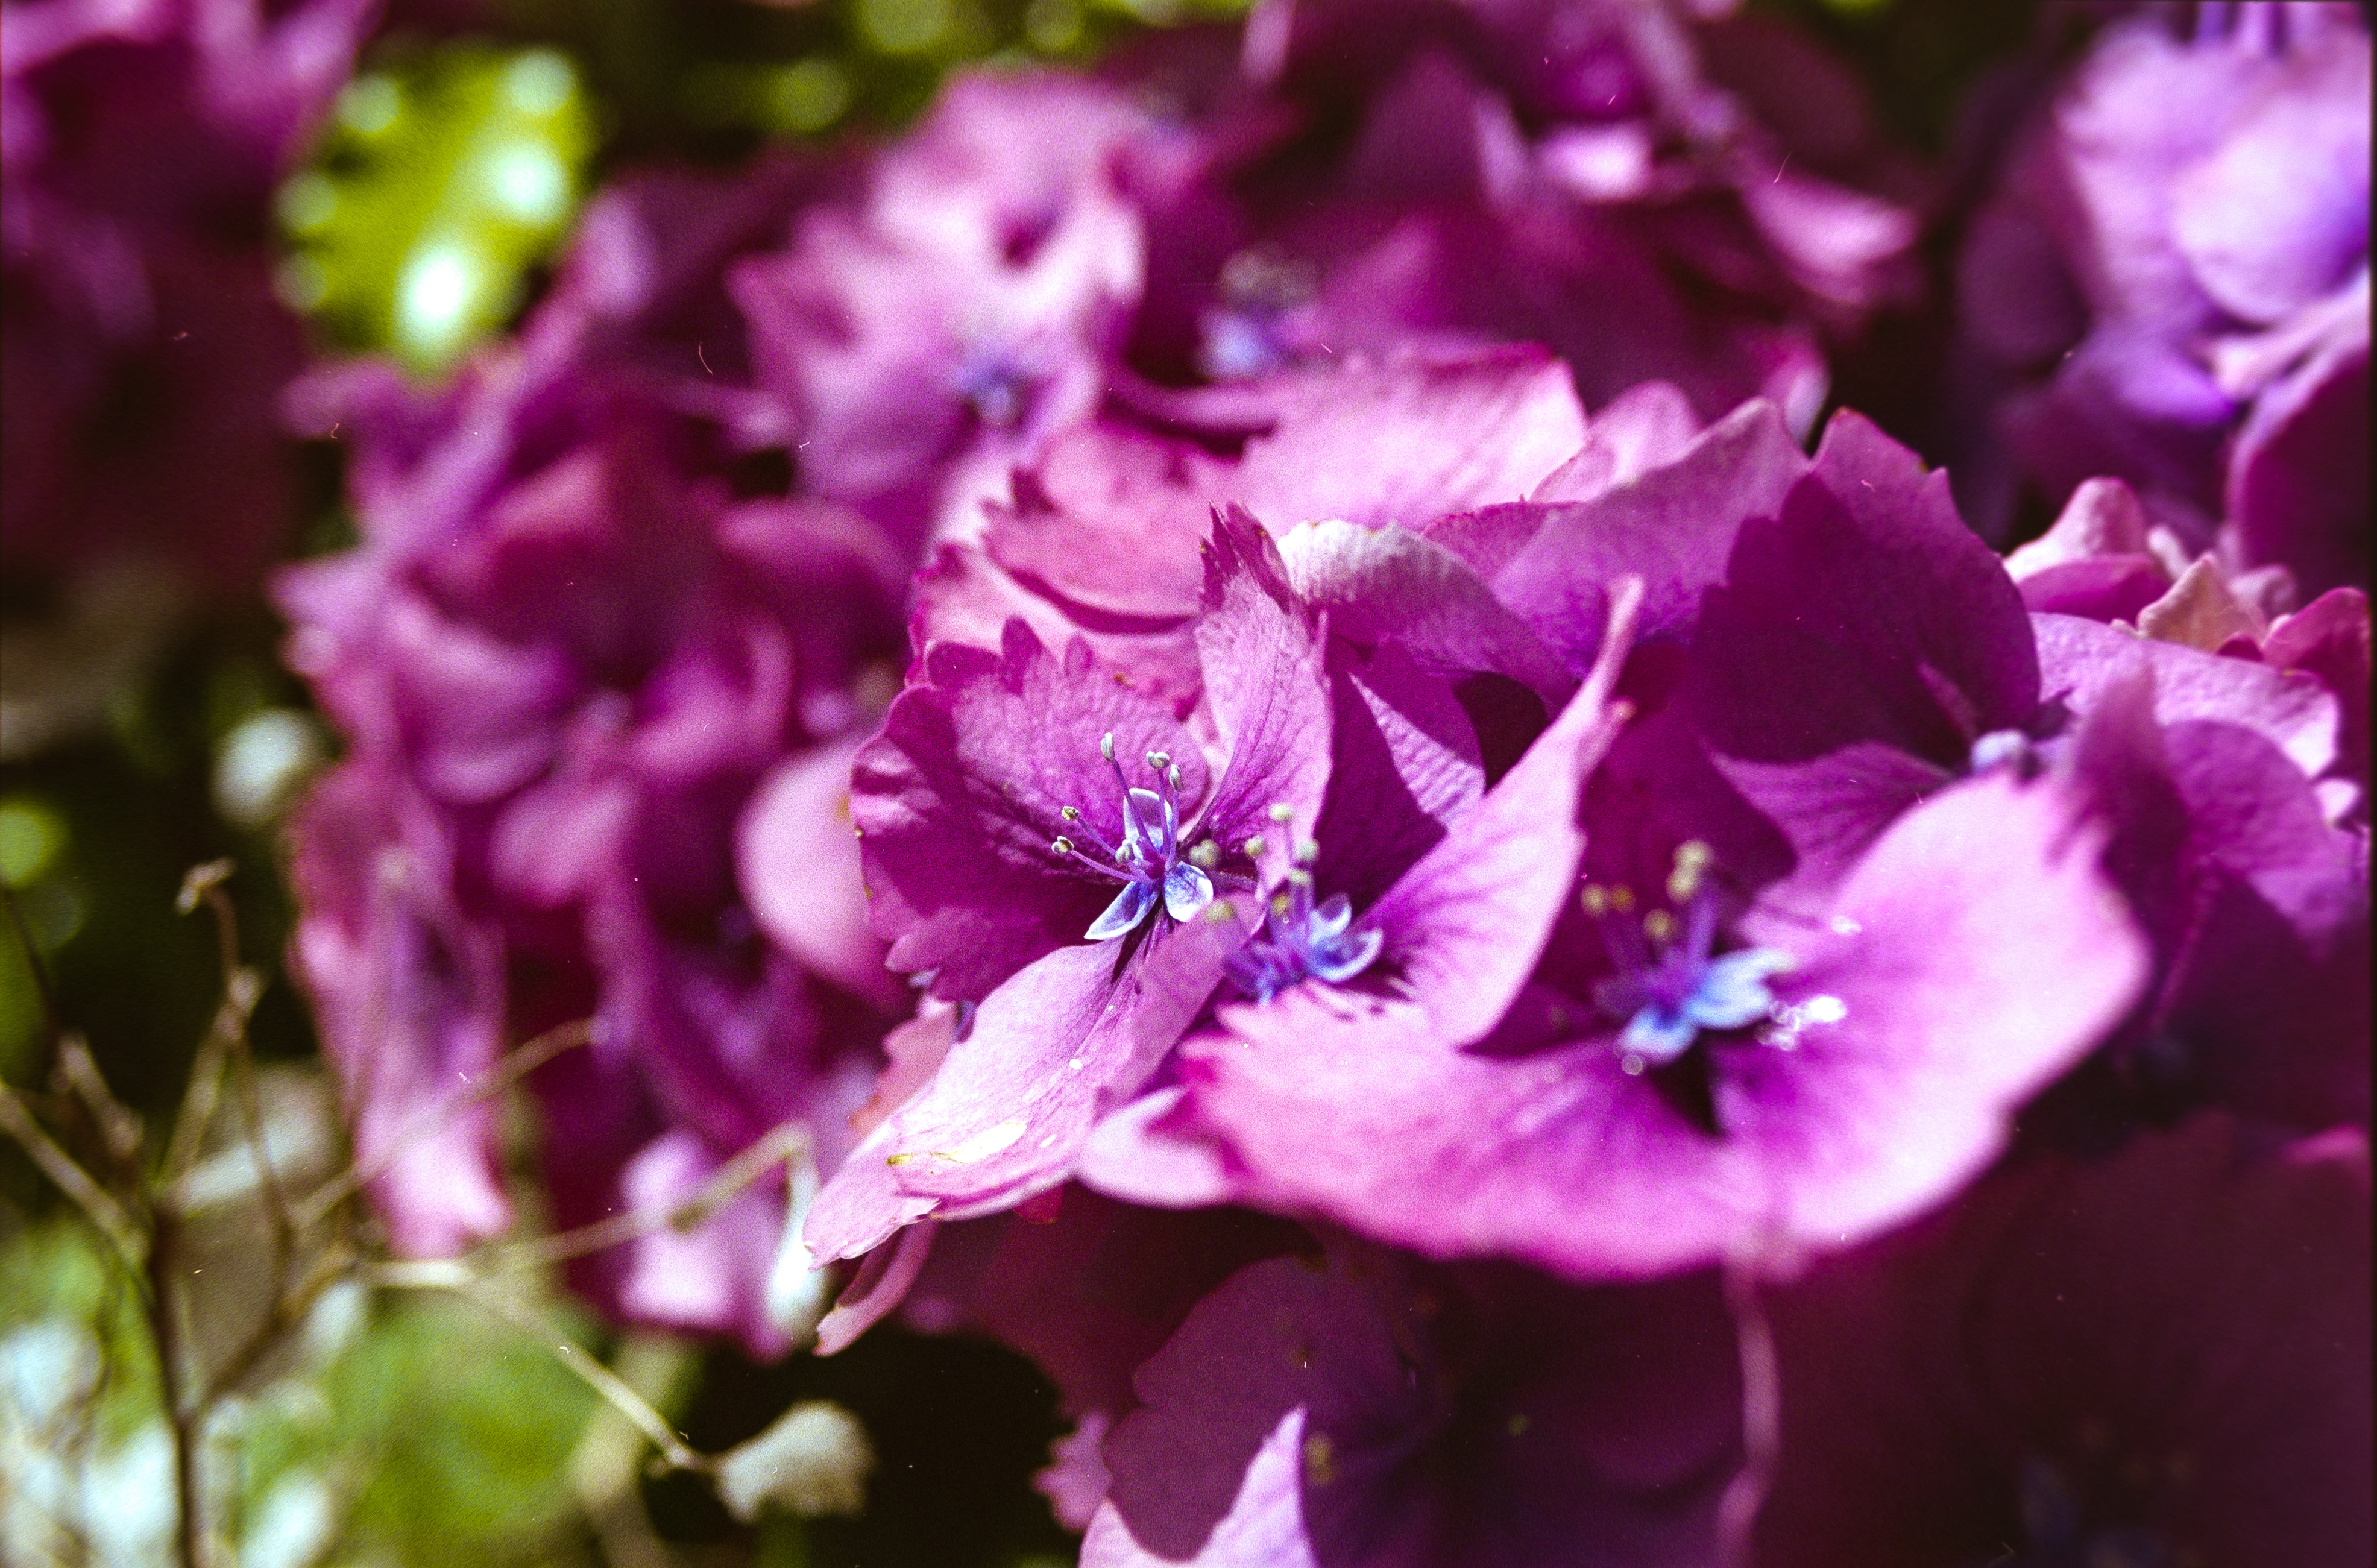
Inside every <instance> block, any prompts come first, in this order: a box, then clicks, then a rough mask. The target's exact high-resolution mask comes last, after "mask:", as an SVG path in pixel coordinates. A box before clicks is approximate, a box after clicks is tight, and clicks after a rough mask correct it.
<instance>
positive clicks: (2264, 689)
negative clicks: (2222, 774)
mask: <svg viewBox="0 0 2377 1568" xmlns="http://www.w3.org/2000/svg"><path fill="white" fill-rule="evenodd" d="M2032 625H2033V626H2034V627H2035V628H2037V636H2038V664H2039V687H2040V692H2041V695H2042V696H2044V697H2046V698H2047V699H2049V700H2060V701H2061V702H2062V703H2064V705H2065V706H2067V707H2069V708H2070V709H2071V710H2072V712H2074V713H2077V714H2080V715H2085V714H2087V713H2089V712H2092V711H2093V710H2094V709H2095V708H2096V705H2097V703H2098V702H2100V701H2102V700H2104V695H2105V693H2106V691H2107V690H2108V688H2109V687H2110V686H2111V685H2112V683H2113V682H2115V681H2116V680H2117V679H2119V678H2120V676H2122V675H2123V674H2124V673H2126V672H2132V671H2135V670H2136V669H2137V668H2139V667H2140V666H2141V665H2144V666H2146V667H2148V668H2151V669H2152V671H2153V672H2154V714H2155V719H2156V722H2157V723H2159V724H2179V723H2180V722H2182V721H2184V720H2188V719H2215V720H2218V721H2220V722H2222V723H2225V724H2237V725H2239V726H2240V727H2242V728H2245V729H2250V730H2252V731H2254V732H2255V733H2257V734H2259V735H2261V736H2264V737H2265V738H2267V739H2268V740H2269V741H2270V742H2271V744H2273V745H2275V747H2277V748H2278V749H2279V750H2281V751H2283V752H2285V753H2286V754H2287V758H2288V759H2289V760H2292V761H2293V763H2294V764H2295V766H2296V767H2298V768H2299V769H2301V770H2302V772H2303V776H2304V777H2306V778H2314V779H2315V778H2317V777H2319V776H2320V775H2321V774H2322V773H2323V772H2326V771H2327V769H2328V767H2329V766H2330V765H2331V764H2332V763H2334V762H2335V759H2336V729H2337V719H2336V706H2335V698H2334V697H2333V696H2331V695H2330V694H2329V693H2328V692H2326V691H2325V690H2323V689H2322V688H2321V686H2320V684H2319V682H2317V681H2315V680H2309V679H2305V678H2303V677H2301V676H2294V677H2291V678H2289V676H2287V674H2286V672H2284V671H2281V670H2275V669H2272V668H2271V667H2270V666H2268V665H2267V664H2257V663H2254V662H2252V661H2251V660H2246V659H2228V658H2223V657H2221V656H2220V655H2218V654H2216V653H2205V652H2200V651H2198V650H2196V649H2193V648H2188V647H2183V646H2181V645H2180V644H2179V643H2176V642H2157V641H2154V640H2149V639H2145V638H2141V637H2139V636H2138V635H2137V634H2136V633H2134V632H2130V631H2121V630H2118V629H2116V628H2112V627H2108V626H2100V625H2098V624H2097V623H2096V622H2094V621H2086V620H2081V619H2079V618H2077V617H2075V616H2033V617H2032Z"/></svg>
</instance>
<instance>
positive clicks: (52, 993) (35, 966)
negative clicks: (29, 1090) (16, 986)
mask: <svg viewBox="0 0 2377 1568" xmlns="http://www.w3.org/2000/svg"><path fill="white" fill-rule="evenodd" d="M0 911H6V914H7V916H8V931H9V934H10V935H11V936H13V937H14V938H15V939H16V940H17V950H18V952H20V953H22V954H23V955H24V959H25V967H26V969H27V970H28V971H30V973H31V975H32V976H33V997H34V999H35V1000H36V1001H38V1002H39V1003H40V1004H41V1009H42V1043H43V1044H44V1045H48V1044H52V1043H54V1042H55V1041H56V1040H57V1038H58V1037H59V1036H60V1035H63V1034H65V1033H66V1023H65V1014H63V1013H61V1012H60V1011H58V993H57V991H56V989H55V988H54V987H52V986H51V984H50V970H49V965H47V964H43V963H42V950H41V949H40V948H38V947H35V946H34V945H33V930H32V928H31V927H30V926H28V925H26V924H25V912H24V911H23V910H21V909H19V908H18V907H17V895H16V893H15V892H11V891H10V890H9V889H8V887H7V886H6V884H0Z"/></svg>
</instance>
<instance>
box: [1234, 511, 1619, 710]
mask: <svg viewBox="0 0 2377 1568" xmlns="http://www.w3.org/2000/svg"><path fill="white" fill-rule="evenodd" d="M1280 553H1281V555H1282V556H1283V557H1285V558H1286V562H1287V571H1288V577H1289V580H1290V581H1293V582H1294V583H1295V584H1296V592H1298V593H1300V594H1302V595H1303V596H1304V598H1305V601H1306V602H1307V603H1308V604H1311V605H1313V607H1315V608H1316V609H1321V610H1326V611H1327V612H1328V613H1329V629H1330V630H1331V631H1332V633H1334V634H1335V635H1337V636H1339V637H1346V638H1351V639H1353V640H1355V641H1357V642H1362V643H1366V644H1367V643H1376V642H1380V641H1382V640H1389V639H1392V640H1394V641H1397V642H1399V643H1401V644H1402V645H1403V646H1404V649H1405V650H1407V651H1408V652H1411V653H1412V654H1414V655H1415V656H1416V657H1417V658H1418V659H1420V660H1421V661H1422V662H1423V663H1424V664H1427V665H1428V666H1429V667H1430V668H1432V669H1435V670H1437V671H1439V673H1442V674H1447V675H1452V674H1466V673H1470V672H1475V671H1491V672H1493V673H1495V674H1498V675H1505V676H1510V677H1511V679H1512V680H1515V681H1518V682H1519V683H1520V684H1522V685H1523V686H1525V687H1527V688H1529V689H1531V690H1533V691H1534V692H1535V695H1536V696H1538V697H1540V698H1542V699H1543V700H1544V701H1545V702H1547V703H1558V702H1560V701H1563V700H1566V699H1567V697H1568V695H1569V694H1570V693H1571V691H1573V690H1574V689H1575V688H1576V677H1575V676H1572V675H1571V674H1570V673H1569V670H1568V668H1567V666H1566V665H1564V664H1562V663H1561V662H1560V659H1559V655H1558V654H1557V653H1555V652H1552V650H1551V648H1550V646H1549V645H1548V644H1547V643H1546V642H1545V641H1544V640H1543V639H1542V638H1541V637H1539V636H1537V635H1536V634H1535V629H1534V628H1532V627H1530V626H1529V625H1528V624H1527V623H1526V622H1525V621H1524V620H1523V619H1521V618H1520V617H1519V616H1517V615H1515V614H1514V613H1512V612H1511V610H1510V609H1509V608H1507V607H1506V606H1505V605H1504V604H1503V603H1502V601H1501V600H1500V599H1499V598H1498V597H1497V596H1496V594H1495V592H1494V590H1493V589H1492V588H1491V587H1489V586H1487V583H1486V581H1484V580H1483V579H1482V578H1480V577H1479V576H1478V575H1477V574H1476V573H1475V571H1473V570H1471V569H1470V568H1469V566H1468V565H1467V564H1466V563H1465V562H1463V560H1462V558H1461V557H1459V556H1456V555H1454V554H1453V553H1452V552H1451V550H1449V549H1447V548H1446V547H1445V546H1443V545H1439V544H1437V543H1436V542H1434V541H1433V540H1429V539H1425V538H1422V537H1421V536H1419V535H1418V534H1416V533H1409V532H1407V531H1406V530H1404V529H1401V528H1396V527H1392V526H1388V527H1382V528H1365V527H1362V526H1361V525H1360V524H1358V523H1352V522H1345V521H1327V522H1318V523H1307V524H1299V525H1297V526H1296V527H1295V528H1292V529H1290V530H1289V531H1288V532H1287V533H1286V534H1285V535H1284V536H1283V537H1282V538H1281V540H1280Z"/></svg>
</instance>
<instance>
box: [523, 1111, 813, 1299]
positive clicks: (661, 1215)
mask: <svg viewBox="0 0 2377 1568" xmlns="http://www.w3.org/2000/svg"><path fill="white" fill-rule="evenodd" d="M807 1147H808V1133H807V1131H806V1129H805V1128H803V1127H802V1126H801V1125H800V1123H798V1122H793V1121H788V1122H786V1123H784V1124H783V1125H782V1126H781V1127H779V1128H777V1129H776V1130H775V1131H772V1132H770V1133H769V1134H768V1135H767V1136H766V1137H764V1138H761V1139H760V1140H759V1141H758V1142H757V1143H753V1144H752V1145H751V1146H750V1147H749V1148H747V1149H746V1150H744V1151H743V1152H742V1153H741V1154H739V1155H735V1157H734V1158H733V1159H731V1160H729V1161H727V1162H726V1163H725V1164H724V1165H723V1166H720V1167H718V1172H717V1174H716V1175H714V1176H712V1177H711V1179H709V1180H708V1181H705V1182H703V1183H702V1184H701V1188H700V1190H699V1191H696V1192H695V1193H694V1194H693V1195H692V1196H691V1197H689V1198H686V1199H683V1200H681V1201H680V1202H677V1203H672V1204H669V1205H668V1206H666V1207H664V1208H659V1207H655V1208H649V1209H636V1210H631V1211H629V1212H628V1213H627V1214H624V1215H613V1216H612V1217H611V1218H609V1219H600V1220H596V1221H594V1222H593V1223H592V1224H591V1225H581V1226H579V1227H576V1228H575V1229H571V1230H562V1231H556V1232H555V1233H554V1234H553V1235H551V1236H541V1237H538V1238H536V1239H534V1240H531V1241H522V1242H518V1243H516V1244H514V1245H512V1246H509V1247H505V1248H502V1249H499V1250H498V1251H497V1254H496V1255H497V1256H498V1257H499V1258H502V1259H503V1260H504V1263H505V1264H506V1266H511V1267H517V1266H519V1265H520V1263H560V1262H562V1261H563V1260H565V1259H568V1258H577V1257H583V1256H584V1255H585V1254H587V1253H589V1252H600V1251H603V1250H604V1249H605V1248H609V1247H616V1246H618V1245H619V1244H620V1243H621V1242H624V1241H632V1240H634V1239H637V1238H638V1237H639V1236H649V1235H651V1233H652V1232H654V1231H656V1230H663V1229H667V1230H690V1229H692V1228H693V1227H695V1226H698V1225H699V1224H701V1223H702V1222H703V1221H704V1220H707V1219H708V1218H710V1216H711V1215H714V1214H716V1213H717V1212H718V1211H719V1210H720V1209H722V1208H723V1207H725V1206H726V1204H727V1203H730V1202H732V1201H733V1200H734V1199H735V1197H736V1196H737V1195H738V1194H740V1193H741V1192H742V1191H743V1189H745V1188H746V1187H748V1186H750V1185H751V1183H753V1182H754V1181H757V1180H758V1179H759V1178H761V1177H763V1176H765V1175H767V1174H768V1172H770V1171H771V1170H773V1169H775V1168H776V1167H778V1166H780V1165H782V1164H783V1163H784V1161H785V1160H786V1159H787V1158H789V1157H790V1156H792V1155H795V1154H797V1153H799V1152H800V1151H802V1150H804V1149H806V1148H807ZM515 1259H517V1263H515V1262H514V1260H515Z"/></svg>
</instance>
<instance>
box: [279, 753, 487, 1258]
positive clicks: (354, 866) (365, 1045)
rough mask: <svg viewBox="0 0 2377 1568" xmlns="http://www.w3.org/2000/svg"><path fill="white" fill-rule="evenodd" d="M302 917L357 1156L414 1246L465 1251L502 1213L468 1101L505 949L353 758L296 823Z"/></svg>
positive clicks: (483, 1065)
mask: <svg viewBox="0 0 2377 1568" xmlns="http://www.w3.org/2000/svg"><path fill="white" fill-rule="evenodd" d="M290 843H291V863H290V880H291V882H292V885H293V888H294V889H295V891H296V892H297V894H298V896H299V898H300V899H301V900H302V901H303V909H304V913H303V915H302V916H300V918H299V920H298V922H297V928H296V931H295V933H294V934H293V937H292V939H291V943H290V961H291V965H292V967H293V969H294V971H295V972H296V976H297V978H298V981H299V983H300V984H302V985H303V986H304V987H305V992H306V995H307V996H308V997H309V998H310V999H312V1001H313V1004H314V1007H315V1010H316V1012H317V1016H318V1018H319V1019H320V1024H321V1030H322V1050H323V1054H324V1055H325V1056H327V1057H328V1059H329V1060H330V1063H331V1065H332V1067H334V1068H335V1069H336V1070H337V1071H338V1074H339V1077H340V1082H341V1083H343V1084H344V1086H345V1095H346V1099H347V1103H348V1104H349V1105H350V1106H351V1107H352V1115H353V1136H354V1142H355V1154H356V1158H357V1159H358V1161H360V1162H361V1163H362V1164H364V1166H366V1167H369V1166H372V1165H376V1164H383V1163H384V1165H385V1169H384V1171H383V1173H382V1174H381V1175H380V1176H379V1177H378V1179H376V1181H375V1182H374V1183H373V1189H372V1191H373V1197H374V1201H375V1202H376V1203H377V1204H378V1206H379V1209H380V1212H381V1213H382V1214H383V1215H386V1216H387V1220H388V1233H389V1235H388V1239H389V1240H390V1242H391V1243H392V1244H393V1246H394V1247H395V1249H396V1251H399V1252H400V1253H403V1254H406V1255H410V1256H437V1255H442V1254H447V1253H452V1252H459V1251H461V1250H462V1249H463V1248H465V1247H467V1246H469V1245H470V1244H471V1243H472V1242H473V1241H477V1240H481V1239H484V1238H486V1237H489V1236H493V1235H496V1234H497V1233H498V1232H500V1231H502V1230H503V1229H504V1228H505V1227H508V1225H509V1224H510V1223H511V1205H510V1203H509V1201H508V1199H507V1198H506V1196H505V1194H504V1189H503V1182H502V1179H501V1178H500V1177H499V1175H498V1174H497V1170H496V1149H495V1107H493V1106H492V1105H490V1104H488V1103H486V1102H485V1101H476V1102H473V1101H472V1099H471V1097H470V1092H469V1091H470V1084H471V1083H472V1080H474V1079H476V1078H478V1077H479V1076H480V1075H482V1074H484V1072H486V1071H488V1070H489V1069H490V1068H492V1067H494V1066H495V1064H496V1057H497V1055H498V1054H499V1053H500V1052H501V1050H502V1048H503V1043H504V1022H505V989H504V969H503V958H502V948H501V944H500V942H499V941H498V940H497V938H496V934H495V933H494V932H493V931H492V930H489V929H488V928H486V927H485V926H484V924H482V923H480V922H475V921H472V920H468V919H466V918H465V917H464V916H463V915H462V912H461V911H460V909H459V908H458V907H457V906H456V904H455V900H454V896H453V892H452V889H451V888H450V886H449V885H448V878H449V877H450V876H451V864H450V860H451V856H452V853H453V852H452V849H451V846H450V845H449V844H448V843H447V840H446V835H445V833H444V832H443V831H442V827H441V824H439V823H438V822H437V820H436V817H435V815H434V814H433V813H432V812H430V811H428V810H425V809H424V808H422V807H421V806H420V804H419V803H418V802H416V801H415V800H413V799H412V797H411V796H410V794H409V792H407V791H406V790H405V789H404V788H403V786H402V784H401V783H400V781H399V780H398V779H396V778H395V777H394V776H392V775H391V774H390V773H389V772H385V771H382V770H380V769H376V768H374V767H372V766H370V765H369V764H368V763H366V762H365V761H364V760H361V759H358V760H352V761H350V762H348V763H347V764H345V765H344V766H343V767H341V768H340V769H339V770H338V771H336V772H332V773H330V774H328V776H327V777H325V778H324V779H323V780H322V781H321V783H320V784H317V785H316V786H315V789H314V791H313V794H312V796H310V797H309V798H308V800H307V801H306V803H305V807H304V808H302V809H301V810H300V811H299V812H298V814H297V816H296V817H295V819H294V820H293V821H292V822H291V824H290Z"/></svg>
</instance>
